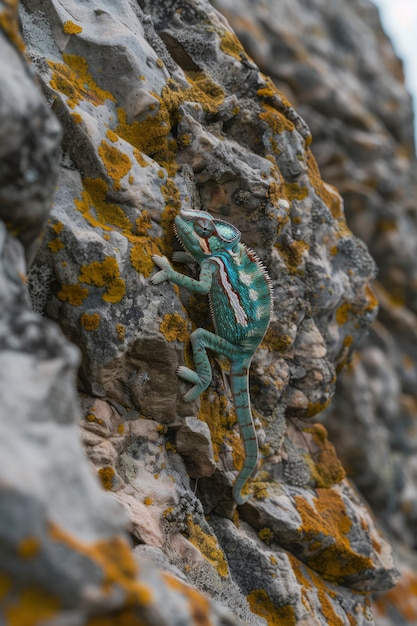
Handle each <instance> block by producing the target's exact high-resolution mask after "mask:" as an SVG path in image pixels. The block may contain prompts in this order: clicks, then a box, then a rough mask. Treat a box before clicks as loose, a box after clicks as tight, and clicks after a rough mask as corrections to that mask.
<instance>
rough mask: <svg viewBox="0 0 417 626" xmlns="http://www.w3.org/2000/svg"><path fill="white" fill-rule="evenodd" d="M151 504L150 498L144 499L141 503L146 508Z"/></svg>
mask: <svg viewBox="0 0 417 626" xmlns="http://www.w3.org/2000/svg"><path fill="white" fill-rule="evenodd" d="M152 503H153V500H152V498H149V497H147V498H145V499H144V501H143V504H146V506H150V505H151V504H152Z"/></svg>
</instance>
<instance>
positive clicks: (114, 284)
mask: <svg viewBox="0 0 417 626" xmlns="http://www.w3.org/2000/svg"><path fill="white" fill-rule="evenodd" d="M125 293H126V283H125V281H124V280H123V278H115V279H114V280H112V281H111V282H110V283H109V284H108V285H107V290H106V292H105V293H104V294H103V295H102V296H101V297H102V299H103V300H104V301H105V302H111V303H112V304H115V303H116V302H120V300H121V299H122V298H123V296H124V295H125Z"/></svg>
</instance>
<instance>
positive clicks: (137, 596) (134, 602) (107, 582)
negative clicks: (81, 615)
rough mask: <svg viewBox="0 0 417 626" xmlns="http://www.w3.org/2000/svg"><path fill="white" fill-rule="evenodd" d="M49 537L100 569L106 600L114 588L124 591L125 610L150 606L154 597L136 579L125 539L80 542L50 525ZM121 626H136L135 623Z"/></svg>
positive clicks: (135, 567) (144, 585) (133, 561)
mask: <svg viewBox="0 0 417 626" xmlns="http://www.w3.org/2000/svg"><path fill="white" fill-rule="evenodd" d="M49 535H50V539H51V541H52V542H54V543H57V544H63V545H64V546H65V547H66V549H68V548H69V549H70V550H72V551H75V552H76V553H77V554H82V555H84V557H86V558H87V559H89V560H90V561H92V562H93V563H94V564H95V566H98V567H100V568H101V569H102V571H103V576H102V583H101V586H102V591H103V594H105V595H106V596H107V597H108V596H109V594H110V593H111V591H112V589H113V588H114V589H116V588H117V589H119V590H120V589H122V590H123V591H124V594H125V606H126V608H128V607H134V606H149V604H150V603H151V602H152V600H153V594H152V591H151V589H150V587H148V585H146V584H144V583H142V582H140V581H138V580H137V566H136V563H135V559H134V557H133V554H132V552H131V549H130V546H129V544H128V542H127V541H126V540H125V539H123V538H121V537H110V538H107V539H104V540H101V541H97V542H95V543H92V544H87V543H82V542H80V541H78V540H76V539H74V538H73V537H72V536H71V535H69V534H68V533H66V532H65V531H63V530H62V529H61V528H59V527H58V526H56V525H55V524H52V523H50V524H49ZM112 619H113V618H112ZM91 623H92V622H89V624H91ZM120 623H122V622H120ZM123 623H128V624H129V626H130V624H132V626H133V625H134V626H139V623H138V622H135V621H132V622H131V621H128V622H123ZM19 626H20V625H19Z"/></svg>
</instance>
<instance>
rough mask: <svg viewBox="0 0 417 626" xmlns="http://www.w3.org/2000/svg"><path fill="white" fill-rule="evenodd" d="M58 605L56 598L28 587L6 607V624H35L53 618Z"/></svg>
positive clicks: (12, 625)
mask: <svg viewBox="0 0 417 626" xmlns="http://www.w3.org/2000/svg"><path fill="white" fill-rule="evenodd" d="M59 607H60V602H59V600H58V598H56V597H55V596H53V595H51V594H50V593H47V592H46V591H43V590H42V589H39V588H37V587H28V588H27V589H24V590H23V591H22V592H21V593H20V594H19V596H18V597H17V598H16V602H15V604H13V605H11V606H9V607H8V608H6V610H5V612H4V616H5V619H6V623H7V626H23V625H24V626H36V625H37V624H39V623H41V622H46V621H49V619H51V618H53V617H54V616H55V615H56V614H57V612H58V610H59Z"/></svg>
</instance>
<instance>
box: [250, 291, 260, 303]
mask: <svg viewBox="0 0 417 626" xmlns="http://www.w3.org/2000/svg"><path fill="white" fill-rule="evenodd" d="M249 298H250V299H251V300H252V302H256V301H257V300H258V292H257V291H256V290H255V289H249Z"/></svg>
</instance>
